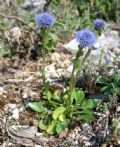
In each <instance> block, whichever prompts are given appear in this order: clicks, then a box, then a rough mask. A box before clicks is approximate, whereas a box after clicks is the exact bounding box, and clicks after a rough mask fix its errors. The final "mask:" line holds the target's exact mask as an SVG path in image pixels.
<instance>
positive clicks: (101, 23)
mask: <svg viewBox="0 0 120 147" xmlns="http://www.w3.org/2000/svg"><path fill="white" fill-rule="evenodd" d="M105 24H106V22H105V21H104V20H103V19H96V20H95V21H94V22H93V26H94V28H95V29H96V30H97V31H102V30H103V29H104V28H105Z"/></svg>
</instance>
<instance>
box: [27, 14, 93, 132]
mask: <svg viewBox="0 0 120 147" xmlns="http://www.w3.org/2000/svg"><path fill="white" fill-rule="evenodd" d="M41 18H42V19H43V18H44V19H45V20H44V21H42V22H41ZM48 18H50V21H49V19H48ZM46 19H47V21H46ZM51 19H53V17H51V16H50V17H48V14H47V16H45V17H43V16H41V15H40V16H37V18H36V23H37V24H38V26H40V27H42V31H43V47H44V48H43V59H44V60H43V73H42V74H43V80H44V81H45V73H44V72H45V70H44V68H45V67H44V66H45V49H46V44H47V42H48V37H46V36H47V35H48V34H47V32H46V29H48V27H50V26H51V25H53V21H51ZM49 23H50V24H51V25H49ZM46 39H47V42H46ZM76 40H77V42H78V43H79V46H78V47H79V50H78V51H77V53H76V58H75V59H74V60H73V71H72V74H71V78H70V83H69V87H68V88H67V90H65V91H63V92H60V91H55V92H54V93H52V92H51V91H49V89H45V91H44V92H43V97H42V100H41V102H34V103H29V104H28V106H29V107H30V108H32V109H33V110H34V111H37V112H39V113H40V116H39V128H40V129H42V130H45V131H46V132H47V133H48V134H55V133H57V134H59V133H61V132H62V131H64V130H65V128H67V127H68V125H69V124H70V123H71V121H72V120H75V121H91V120H92V118H93V108H94V107H95V105H96V100H95V99H86V98H85V93H84V92H83V91H82V90H79V89H77V88H75V85H76V82H77V80H78V77H79V75H80V73H81V71H82V67H83V65H84V63H85V61H86V59H87V58H88V56H89V55H90V53H91V51H92V48H93V45H94V44H95V43H96V35H95V34H94V33H93V32H91V31H90V30H87V29H85V30H80V31H78V32H77V33H76ZM85 50H87V51H86V52H85ZM81 56H83V59H82V60H80V59H79V58H80V57H81Z"/></svg>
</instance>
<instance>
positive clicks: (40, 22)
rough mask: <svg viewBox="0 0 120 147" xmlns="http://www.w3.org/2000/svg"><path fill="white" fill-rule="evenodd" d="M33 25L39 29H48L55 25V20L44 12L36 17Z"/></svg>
mask: <svg viewBox="0 0 120 147" xmlns="http://www.w3.org/2000/svg"><path fill="white" fill-rule="evenodd" d="M35 23H36V25H37V26H38V27H40V28H49V27H51V26H53V24H54V23H55V18H54V17H53V15H51V14H50V13H48V12H44V13H41V14H38V15H37V16H36V18H35Z"/></svg>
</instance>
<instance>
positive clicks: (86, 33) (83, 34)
mask: <svg viewBox="0 0 120 147" xmlns="http://www.w3.org/2000/svg"><path fill="white" fill-rule="evenodd" d="M76 41H77V42H78V43H79V45H80V46H81V47H89V48H91V47H93V46H94V44H95V43H96V35H95V34H94V33H93V32H92V31H90V30H87V29H84V30H80V31H78V32H77V34H76Z"/></svg>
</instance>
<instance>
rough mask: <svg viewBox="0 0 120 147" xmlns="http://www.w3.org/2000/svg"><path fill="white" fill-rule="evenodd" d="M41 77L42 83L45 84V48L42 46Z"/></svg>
mask: <svg viewBox="0 0 120 147" xmlns="http://www.w3.org/2000/svg"><path fill="white" fill-rule="evenodd" d="M42 79H43V84H44V85H45V79H46V77H45V49H44V48H43V61H42Z"/></svg>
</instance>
